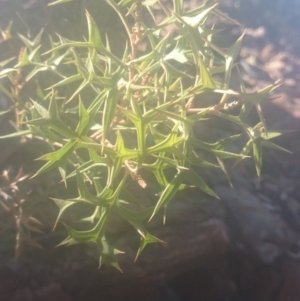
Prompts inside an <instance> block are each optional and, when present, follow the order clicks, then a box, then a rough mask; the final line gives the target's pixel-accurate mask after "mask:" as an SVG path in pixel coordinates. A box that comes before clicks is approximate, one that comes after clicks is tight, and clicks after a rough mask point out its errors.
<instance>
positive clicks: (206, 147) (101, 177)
mask: <svg viewBox="0 0 300 301" xmlns="http://www.w3.org/2000/svg"><path fill="white" fill-rule="evenodd" d="M65 2H70V1H64V0H60V1H55V2H52V3H51V6H52V5H54V4H59V3H65ZM105 3H106V4H105ZM105 3H102V2H99V4H98V5H100V7H101V5H104V4H105V5H107V4H108V5H109V6H110V7H111V8H112V9H113V10H115V12H116V13H117V15H118V16H119V18H120V20H121V22H122V24H123V27H124V32H125V33H126V34H127V41H126V42H125V43H122V42H119V44H118V45H117V46H118V50H119V51H121V52H122V54H121V55H119V54H118V53H116V52H114V51H113V50H111V49H112V48H113V47H111V46H112V43H111V42H110V41H111V37H110V36H105V35H103V33H102V32H101V30H100V29H99V28H98V27H97V24H96V22H95V21H94V19H93V18H92V16H91V15H90V14H89V12H87V11H86V21H87V33H86V35H85V36H84V39H83V40H82V41H79V40H78V41H73V40H69V39H67V38H64V37H62V36H60V35H58V38H57V37H51V36H49V41H48V48H47V49H44V48H45V47H44V46H43V47H42V46H41V38H42V36H43V38H45V36H44V34H43V31H40V32H39V33H38V34H37V35H36V36H35V37H34V38H31V39H28V38H27V37H25V36H23V35H21V34H19V38H20V39H21V40H22V42H23V43H24V49H23V51H22V53H21V54H20V55H19V58H18V61H17V62H15V61H13V62H14V63H15V65H14V66H12V65H11V62H12V60H8V61H7V62H3V63H2V64H1V66H2V69H1V72H0V75H1V77H3V78H8V79H9V80H10V81H11V82H12V83H13V88H12V90H11V91H9V90H8V89H7V88H5V87H4V86H0V90H1V91H2V92H4V93H5V94H6V95H7V96H8V97H9V98H10V99H11V100H12V101H13V104H14V105H13V109H14V110H18V111H19V112H20V111H22V114H21V117H20V120H19V127H18V130H17V132H16V134H15V135H24V136H28V134H29V133H30V134H31V135H33V136H34V137H39V138H40V139H43V140H44V141H45V143H47V144H48V145H49V147H50V148H51V149H52V152H50V153H47V154H44V155H43V156H42V157H40V158H39V160H43V161H45V164H44V165H43V166H42V167H41V168H40V169H39V170H38V171H37V172H36V174H35V176H39V175H40V174H42V173H45V172H48V171H50V170H52V169H58V170H59V172H60V175H61V178H62V180H63V181H64V183H65V185H66V186H67V185H68V181H69V179H71V178H73V177H74V178H76V181H77V189H78V196H77V197H74V198H71V199H67V200H64V199H57V198H55V199H53V200H54V202H55V203H56V204H57V205H58V207H59V214H58V217H57V221H56V223H55V226H56V225H57V223H58V222H59V220H60V218H61V217H62V215H63V213H64V212H65V211H66V210H68V209H69V208H70V207H71V206H73V205H74V204H77V203H86V204H87V205H91V206H93V207H94V212H93V214H92V215H91V216H90V217H87V218H85V219H84V221H85V222H90V224H91V226H90V228H89V229H88V230H84V231H83V230H81V231H79V230H75V229H73V228H71V227H70V226H68V225H65V226H66V230H67V232H68V237H67V238H66V239H65V240H64V241H63V242H62V243H61V245H72V244H78V243H88V242H93V243H95V244H96V245H97V246H98V248H99V252H100V261H99V263H100V265H101V264H102V263H104V262H108V263H110V264H112V265H113V266H114V267H116V268H118V269H120V267H119V265H118V263H117V261H116V258H115V255H117V254H118V253H120V251H119V250H116V249H114V248H113V246H111V245H110V244H109V242H108V241H107V239H106V230H107V225H108V221H109V219H110V217H111V216H112V214H117V215H119V216H121V217H122V218H124V219H125V220H126V221H128V223H130V224H131V225H132V226H133V227H134V228H135V229H136V231H137V232H138V234H139V235H140V237H141V243H140V247H139V249H138V251H137V257H138V255H139V254H140V253H141V251H142V250H143V249H144V248H145V246H146V245H147V244H149V243H154V242H160V240H159V239H158V238H156V237H154V236H152V235H151V234H150V233H149V232H148V231H147V230H146V228H145V226H144V223H145V222H147V221H150V220H151V219H152V218H153V217H154V216H155V215H156V214H157V213H158V212H159V211H160V210H161V209H162V208H165V207H166V206H167V205H168V203H169V202H170V201H171V199H172V198H173V197H174V195H175V194H176V193H177V192H178V191H179V190H184V189H187V188H189V187H197V188H198V189H199V190H201V191H203V192H205V193H207V194H209V195H211V196H214V197H218V196H217V195H216V194H215V193H214V191H213V190H212V189H211V188H210V187H209V186H208V185H207V184H206V183H205V181H204V179H202V178H201V177H200V176H199V175H198V174H197V173H196V172H195V167H197V166H198V167H199V166H200V167H201V168H219V169H221V170H222V171H223V172H224V173H225V175H226V176H227V178H228V179H229V175H228V173H227V171H226V164H225V162H224V161H225V160H228V159H234V160H235V161H236V163H238V162H240V161H241V160H243V159H245V158H248V157H251V156H253V158H254V163H255V167H256V171H257V174H258V175H260V173H261V166H262V148H263V147H269V148H276V149H280V150H284V149H282V148H281V147H279V146H277V145H275V144H274V143H272V142H270V139H271V138H273V137H275V136H278V135H280V134H281V133H280V132H272V131H270V132H267V130H266V125H265V122H264V118H263V115H262V110H261V105H260V104H261V102H262V101H263V100H264V99H266V97H267V96H268V94H269V93H270V92H272V91H273V90H274V89H275V88H276V86H277V85H276V84H275V85H270V86H268V87H265V88H264V89H262V90H260V91H257V92H255V93H248V92H247V91H246V89H245V87H244V85H243V83H241V85H240V87H241V90H240V91H233V90H231V89H230V83H231V78H232V77H231V74H232V70H233V69H234V68H236V65H235V63H234V61H235V59H236V58H237V56H238V54H239V50H240V48H241V44H242V39H243V35H241V37H240V38H239V39H237V41H236V42H235V43H234V44H233V45H232V46H231V47H229V48H228V49H224V48H221V47H220V46H218V45H216V44H214V43H213V42H212V41H213V40H214V39H213V37H214V35H215V34H216V33H218V30H217V29H215V28H214V26H213V24H212V23H211V18H210V17H211V16H212V15H216V16H219V17H222V18H227V17H226V16H225V15H223V14H222V13H221V12H220V11H219V10H218V9H217V4H218V1H207V2H206V3H205V4H203V5H201V6H199V7H197V8H195V9H192V10H190V11H186V10H185V9H184V8H183V1H181V0H173V11H170V10H169V8H167V7H166V6H165V5H164V4H163V3H162V2H160V1H157V0H154V1H153V0H146V1H144V2H141V1H140V0H122V1H115V0H105ZM62 5H69V4H62ZM157 7H160V8H161V12H162V13H164V14H165V18H164V19H163V21H160V22H159V23H158V22H157V21H156V19H155V9H157ZM150 18H152V20H150V21H149V19H150ZM227 19H228V21H229V22H232V20H230V19H229V18H227ZM146 20H147V22H146ZM144 21H145V22H144ZM146 23H147V24H148V25H146ZM172 26H173V27H172ZM167 27H168V28H173V29H172V30H173V31H172V33H171V34H168V35H164V34H163V32H164V29H165V28H167ZM142 46H143V47H142ZM143 49H144V50H143ZM20 74H21V75H22V76H23V84H24V85H25V84H30V83H32V84H33V86H34V87H35V90H36V93H35V94H34V95H33V96H32V98H33V99H32V100H31V101H30V102H28V101H23V100H22V99H21V97H20V95H19V94H18V88H17V87H16V85H15V83H16V78H17V77H18V76H19V75H20ZM45 84H48V87H47V89H45V88H46V87H45ZM215 96H217V97H215ZM204 99H205V102H204V101H202V100H204ZM207 99H211V100H212V101H211V102H210V103H209V105H207ZM213 99H218V100H217V101H215V100H213ZM252 109H256V110H257V112H258V116H259V118H260V122H259V123H258V124H256V125H255V126H253V127H251V126H250V125H249V124H248V123H247V116H248V114H249V112H250V111H251V110H252ZM212 116H217V117H219V118H221V119H224V120H227V121H230V122H232V123H235V124H236V125H237V126H238V127H239V128H240V130H241V131H240V132H241V133H246V135H247V136H248V141H247V143H246V145H245V147H244V148H243V149H242V150H241V151H240V152H239V153H233V152H230V151H228V146H229V145H230V144H231V143H234V142H235V141H236V139H237V138H239V136H240V135H236V134H235V135H232V136H229V137H226V138H224V139H222V140H217V141H215V142H213V143H211V142H210V143H208V142H206V141H202V140H200V139H199V138H198V137H197V135H195V133H194V129H195V128H196V127H197V126H198V125H199V123H201V122H205V121H206V120H207V119H209V118H211V117H212ZM13 135H14V134H13ZM13 135H12V134H11V135H10V136H13ZM2 138H3V137H2ZM202 152H206V153H209V154H210V155H211V156H209V157H210V158H211V160H208V159H205V158H203V157H202V156H200V153H202ZM149 175H152V176H153V177H150V176H149ZM150 178H151V179H152V180H149V179H150ZM153 178H155V181H156V183H155V184H154V183H153V182H154V181H153ZM229 181H230V179H229ZM135 185H136V186H137V187H141V188H140V189H146V187H147V186H149V185H150V186H151V185H154V186H155V185H156V186H157V187H159V189H158V191H157V193H156V192H154V193H153V195H152V200H153V206H150V207H149V205H147V204H145V203H144V202H143V200H138V195H134V193H131V192H132V191H133V190H132V189H130V187H132V186H135ZM156 186H155V187H156ZM155 189H156V188H155ZM155 189H154V190H153V191H155Z"/></svg>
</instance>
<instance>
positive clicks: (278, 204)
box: [0, 0, 300, 301]
mask: <svg viewBox="0 0 300 301" xmlns="http://www.w3.org/2000/svg"><path fill="white" fill-rule="evenodd" d="M190 2H191V5H195V3H196V2H197V1H190ZM194 2H195V3H194ZM44 4H45V2H44V1H41V2H38V1H36V0H31V1H26V2H24V1H20V0H15V1H5V0H2V1H0V24H1V27H2V28H3V27H4V26H5V25H7V22H8V20H9V18H8V16H11V18H15V19H17V16H16V14H15V12H16V11H17V10H19V11H20V12H25V13H24V16H25V17H26V18H27V19H26V22H30V17H29V16H30V15H31V14H32V13H35V15H34V16H36V17H35V18H34V21H35V22H33V21H32V24H30V26H31V28H33V29H38V28H39V27H40V26H41V24H44V22H45V18H46V15H45V10H44V9H45V5H44ZM221 10H223V11H225V12H227V13H228V14H229V15H230V16H231V17H233V18H234V19H236V20H238V21H239V22H240V23H241V27H237V26H232V25H230V24H227V26H228V27H227V30H228V31H230V32H231V33H232V35H231V36H232V40H233V41H234V39H236V38H237V37H238V36H239V35H240V34H241V33H242V31H243V29H246V35H245V39H244V44H243V45H244V46H243V48H242V50H241V54H240V58H239V63H240V66H241V70H242V72H243V77H244V80H245V82H246V83H247V88H248V89H253V90H257V89H259V88H261V87H263V86H265V85H266V84H268V83H272V82H275V81H277V80H281V81H282V85H281V87H279V88H278V90H277V92H276V98H274V100H273V101H272V102H269V103H267V104H265V105H264V107H263V112H264V115H265V118H266V121H267V126H268V128H269V129H285V130H289V131H288V132H287V133H286V134H285V135H283V136H282V137H280V138H277V139H276V141H274V142H276V143H277V144H280V145H282V146H284V147H285V148H286V149H288V150H290V151H291V152H292V154H287V153H284V152H278V151H275V150H274V151H273V150H267V151H265V153H264V165H263V173H262V176H261V177H260V178H257V177H256V176H255V170H254V166H253V162H252V161H251V160H249V161H245V162H244V163H243V164H240V165H239V166H237V167H235V168H234V169H231V170H230V176H231V178H232V183H233V187H234V188H231V187H229V185H228V182H227V180H226V179H225V178H224V176H223V175H221V174H218V173H215V172H211V173H208V172H207V173H206V174H205V175H203V176H205V178H206V179H207V181H208V183H209V184H210V186H211V187H212V188H214V189H215V191H216V192H217V193H218V195H219V196H220V198H221V200H222V201H219V200H214V199H211V198H209V197H207V196H205V195H202V194H201V193H199V192H190V193H188V194H182V195H178V197H177V198H176V200H174V202H173V204H172V205H170V207H169V209H168V221H167V224H166V226H165V227H161V223H160V221H161V219H160V217H158V218H157V220H155V221H154V222H153V224H151V226H150V230H151V233H153V234H154V235H155V236H158V237H159V238H160V239H162V240H163V241H165V243H162V244H153V245H151V246H149V247H148V248H147V249H146V250H145V252H144V253H142V255H141V256H140V258H139V259H138V261H137V262H136V263H134V258H135V255H136V254H135V250H136V248H137V245H138V238H137V237H136V235H135V233H134V231H133V229H131V228H130V227H129V226H128V225H126V224H124V223H123V222H122V221H120V220H118V219H117V218H115V219H114V220H113V221H112V225H113V227H112V228H111V231H110V233H109V237H110V239H111V241H112V243H113V244H114V245H115V246H116V248H117V249H120V250H122V251H124V252H125V254H121V255H120V256H119V257H118V260H119V262H120V266H121V268H122V270H123V273H120V272H118V271H117V270H115V269H113V268H111V267H109V266H104V267H102V268H101V269H100V270H98V269H97V265H98V258H97V253H96V250H94V248H93V246H89V245H88V246H74V247H70V248H54V246H55V245H56V244H57V243H59V242H60V241H61V240H62V239H63V238H64V237H65V232H64V230H63V228H62V227H59V228H58V229H57V230H56V231H55V232H53V233H52V232H51V231H50V229H51V228H52V226H53V221H54V219H55V215H56V213H57V209H56V208H55V206H54V205H53V203H52V202H51V201H49V199H48V196H50V195H51V196H55V195H59V194H60V193H61V192H62V191H63V186H62V185H58V184H57V182H58V177H57V174H56V173H49V174H47V175H45V176H43V177H41V178H38V179H37V178H36V179H29V178H28V177H26V176H25V175H26V174H28V173H31V172H32V171H33V170H36V168H37V164H39V163H37V162H36V163H34V165H33V162H34V161H33V159H34V158H36V157H38V156H39V155H37V151H36V150H37V149H40V144H39V141H34V143H33V144H30V145H28V144H27V143H25V142H24V143H23V142H22V141H21V142H20V141H19V140H15V139H11V140H10V141H9V142H5V143H3V142H2V141H1V140H0V142H1V144H0V147H1V149H0V154H1V159H0V165H1V173H2V177H1V186H0V188H1V189H0V198H1V200H2V201H3V200H5V201H7V200H11V199H12V200H14V202H15V200H18V202H19V201H21V200H22V199H24V198H25V196H26V195H27V194H28V193H29V191H32V192H31V194H30V202H29V203H30V204H29V205H28V206H27V207H26V206H25V207H24V210H25V211H24V212H25V213H26V212H27V211H26V210H28V212H29V211H30V210H31V209H32V208H34V210H35V212H34V217H35V218H37V219H38V220H40V221H42V222H43V226H41V227H40V226H39V225H38V224H34V225H35V227H36V228H37V229H38V230H39V229H42V230H43V231H44V233H43V234H39V233H37V234H33V236H29V235H27V236H26V235H25V234H26V233H25V234H24V237H25V236H26V238H27V241H26V243H27V247H25V248H23V249H22V250H21V248H20V249H18V248H16V249H15V246H16V244H15V224H14V219H11V218H10V215H8V214H7V213H6V212H5V210H4V209H5V208H4V209H3V210H2V211H1V212H0V215H1V222H0V230H1V236H0V301H2V300H3V301H18V300H25V301H46V300H59V301H82V300H85V299H88V300H91V301H94V300H104V301H110V300H111V301H115V300H118V301H119V300H121V301H122V300H124V301H125V300H126V301H127V300H128V301H129V300H148V301H193V300H203V301H294V300H298V299H299V298H300V240H299V238H300V237H299V235H300V162H299V154H300V144H299V129H300V119H299V118H300V88H299V85H298V82H299V79H300V54H299V46H300V45H299V44H300V42H299V41H300V40H299V39H298V37H297V36H298V31H299V27H300V23H299V14H300V3H299V1H296V0H295V1H292V0H290V1H289V2H288V3H287V1H284V0H277V1H274V0H273V1H267V0H265V1H257V0H249V1H234V0H224V1H223V3H222V6H221ZM67 13H68V16H70V15H71V17H72V18H75V17H76V16H75V15H74V14H75V12H67ZM100 15H101V18H100V20H102V22H103V23H104V24H105V23H106V22H110V23H109V24H112V21H111V19H110V18H109V16H107V15H105V14H103V12H102V14H101V13H100ZM37 16H38V17H37ZM48 17H49V16H48ZM47 20H53V19H51V17H49V19H47ZM68 20H69V19H68V18H66V20H65V21H64V22H66V24H65V26H64V28H65V30H66V34H70V35H72V31H69V30H70V28H68ZM59 21H60V22H63V20H61V19H59ZM18 22H19V21H18ZM224 22H225V21H224ZM223 25H224V24H223ZM225 25H226V22H225ZM47 26H48V27H47V28H46V29H47V30H50V29H51V28H52V27H55V26H60V25H58V24H55V22H52V23H51V22H50V21H49V22H48V23H47ZM106 26H107V25H106ZM115 26H117V25H115ZM20 28H21V27H20ZM113 28H114V27H112V26H107V30H108V31H109V30H110V31H112V30H113ZM54 29H55V28H54ZM20 30H21V29H20ZM22 30H24V29H22ZM51 30H53V28H52V29H51ZM76 30H78V31H80V30H81V29H80V28H77V29H76ZM227 37H228V36H227V35H226V38H227ZM219 38H220V39H222V34H221V35H220V37H219ZM223 42H224V43H228V42H232V41H227V40H224V41H223ZM4 49H5V48H4ZM1 59H2V57H1ZM1 104H2V102H0V105H1ZM0 109H2V108H1V107H0ZM0 118H1V116H0ZM0 124H1V127H0V131H1V134H3V133H8V132H11V131H12V128H11V127H10V125H9V123H8V122H7V119H0ZM202 130H203V132H209V130H210V126H209V124H207V127H204V128H203V129H202ZM209 133H210V134H211V132H209ZM215 134H216V135H218V134H220V133H215ZM221 134H222V133H221ZM41 152H42V150H41ZM21 166H22V167H23V169H24V171H23V174H24V177H22V176H20V174H18V173H19V170H20V168H21ZM20 178H21V179H22V181H19V182H18V183H16V180H17V179H20ZM14 185H15V186H16V185H17V187H18V190H16V189H15V186H14ZM14 210H15V209H14ZM68 218H69V220H72V219H73V218H74V216H69V217H68V216H67V217H66V219H67V220H68ZM39 247H43V248H44V249H41V248H39ZM21 251H22V252H21ZM16 253H17V255H18V260H17V261H15V255H16Z"/></svg>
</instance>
